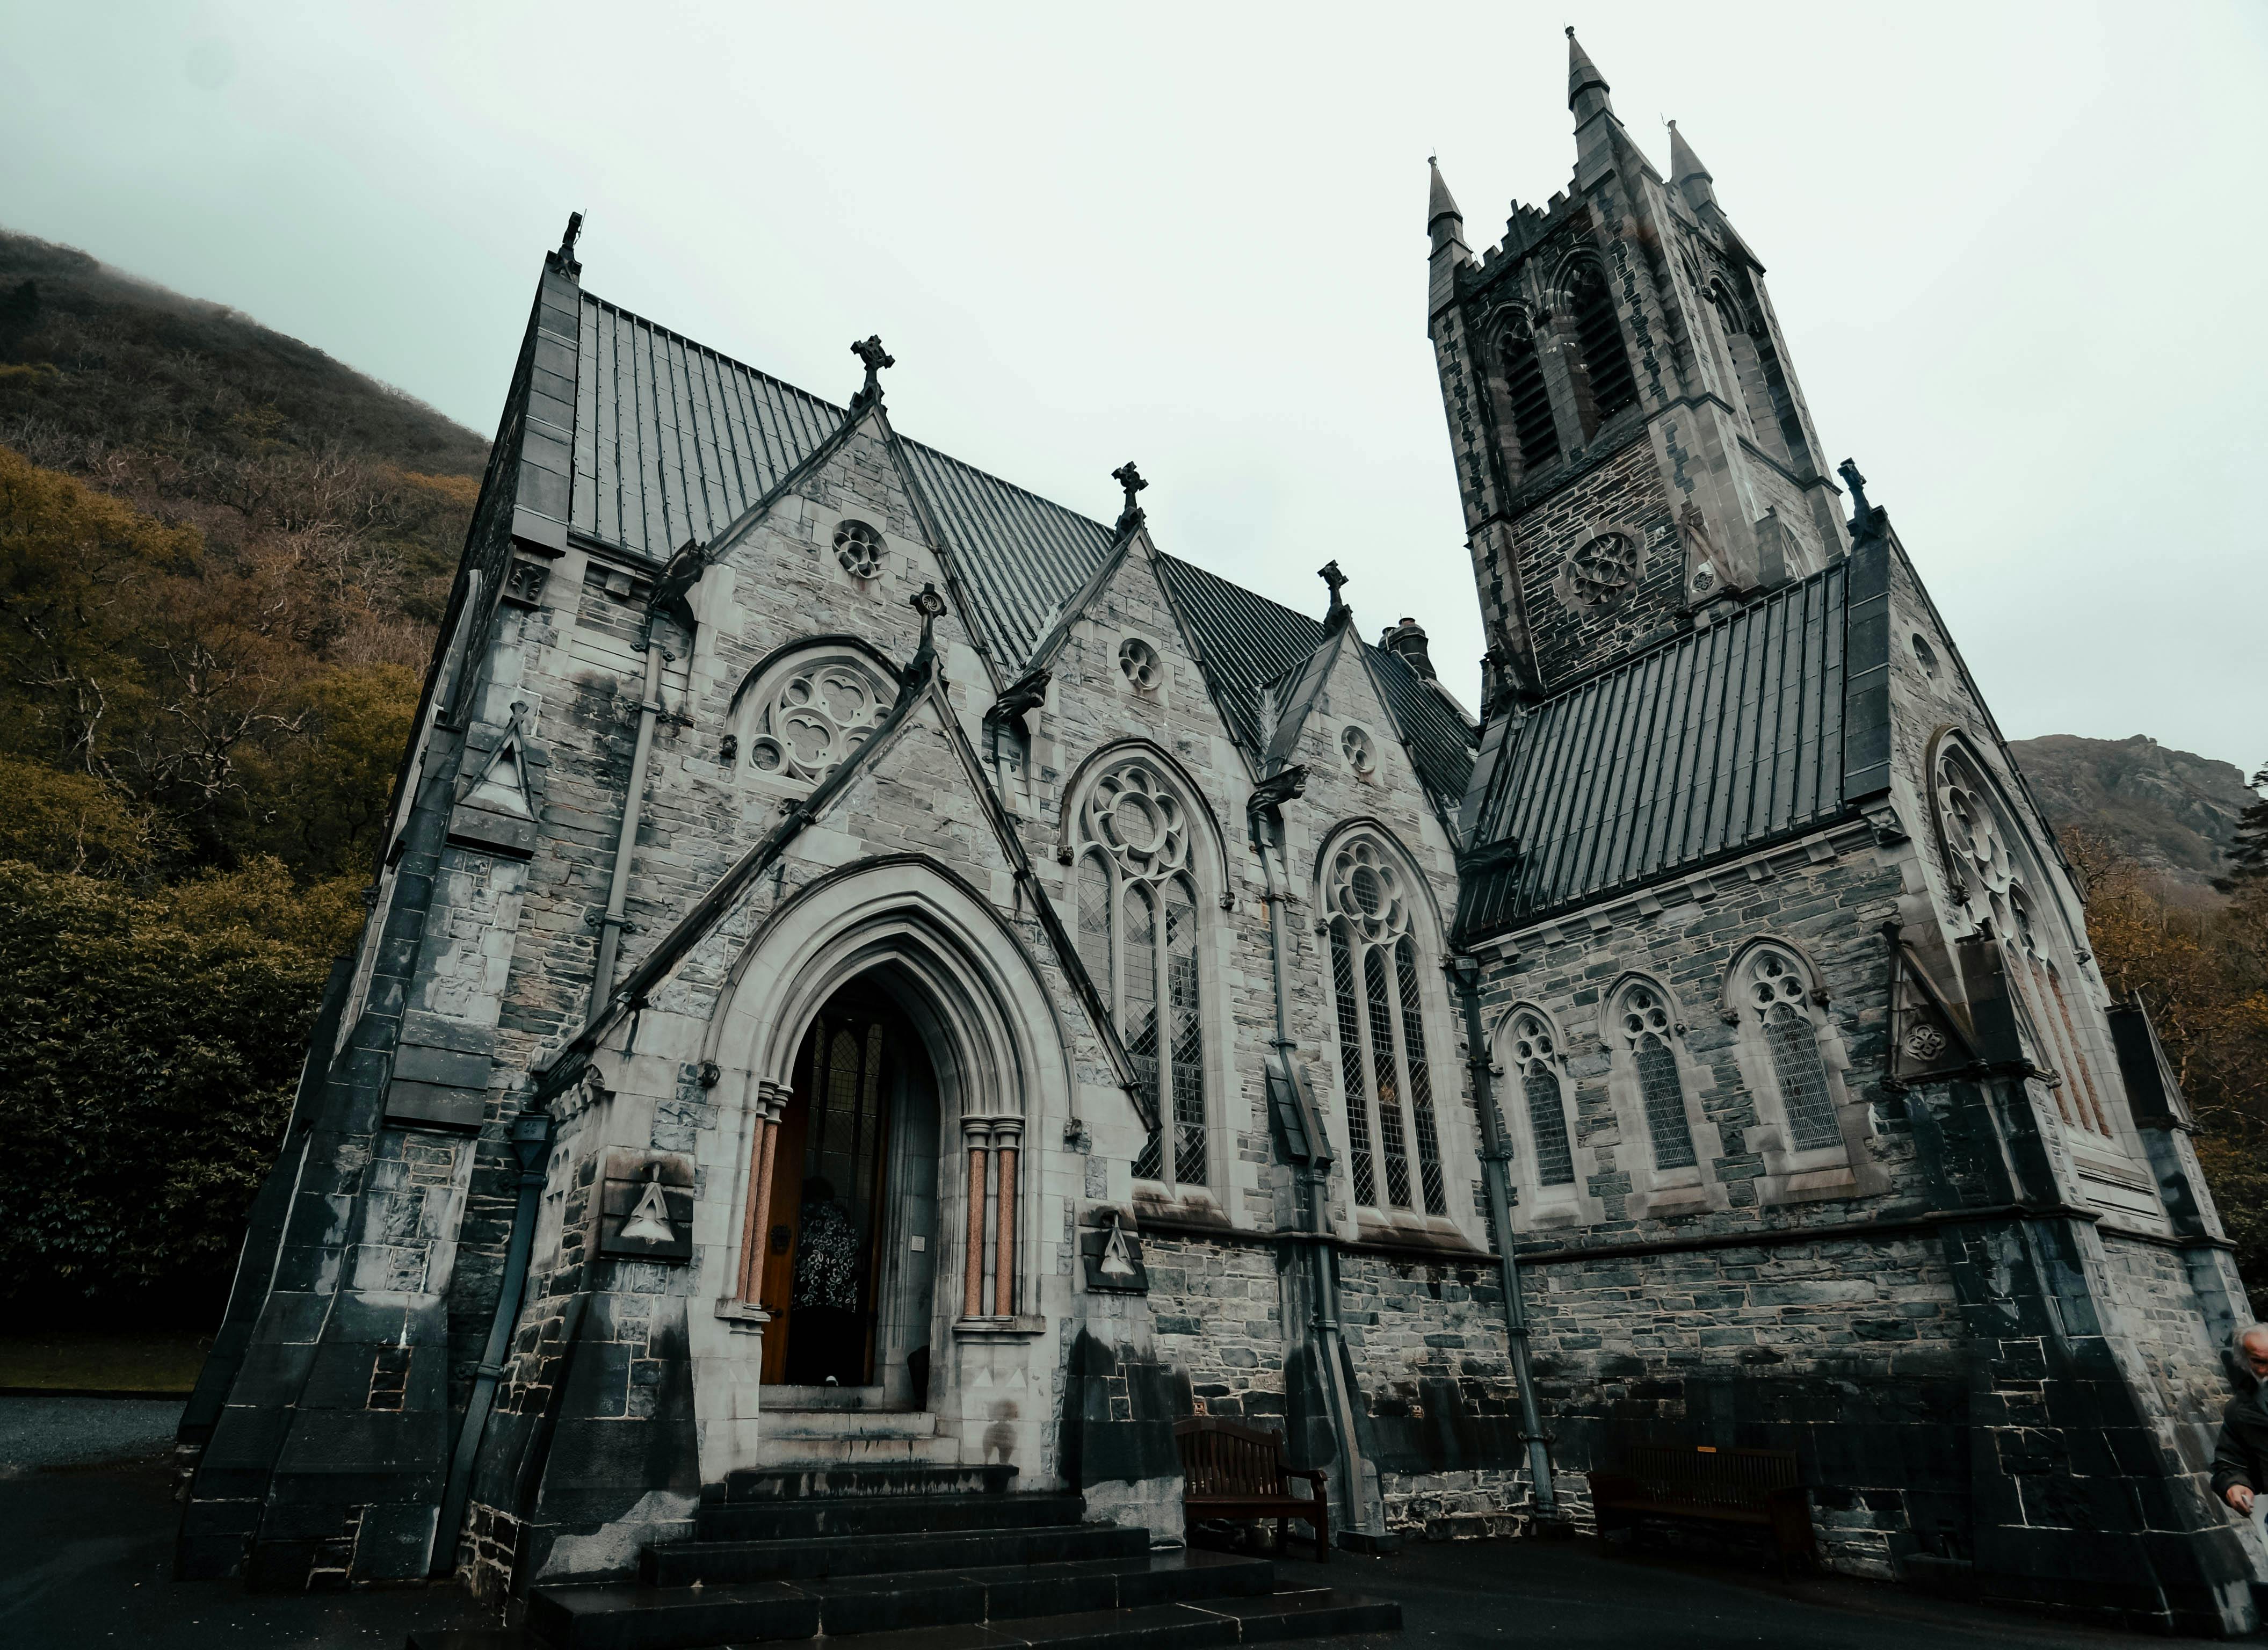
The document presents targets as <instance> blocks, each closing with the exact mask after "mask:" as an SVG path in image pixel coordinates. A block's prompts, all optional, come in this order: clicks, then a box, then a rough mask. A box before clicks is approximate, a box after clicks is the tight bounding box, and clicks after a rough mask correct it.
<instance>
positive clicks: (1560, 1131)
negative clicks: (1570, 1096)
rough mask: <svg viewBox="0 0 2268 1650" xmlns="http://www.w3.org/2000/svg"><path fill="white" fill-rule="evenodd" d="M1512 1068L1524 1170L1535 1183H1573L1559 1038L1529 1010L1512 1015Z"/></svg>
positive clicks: (1573, 1172)
mask: <svg viewBox="0 0 2268 1650" xmlns="http://www.w3.org/2000/svg"><path fill="white" fill-rule="evenodd" d="M1512 1057H1513V1071H1514V1072H1515V1073H1516V1074H1517V1075H1518V1077H1519V1079H1520V1096H1521V1109H1522V1110H1523V1111H1524V1112H1525V1113H1526V1114H1527V1117H1526V1120H1527V1123H1528V1150H1529V1153H1530V1157H1531V1163H1530V1172H1531V1174H1532V1175H1533V1178H1534V1179H1535V1183H1536V1184H1537V1185H1538V1186H1539V1187H1547V1186H1572V1185H1573V1184H1574V1183H1575V1153H1574V1148H1573V1145H1572V1142H1571V1140H1570V1138H1569V1136H1568V1132H1567V1107H1566V1096H1565V1089H1564V1088H1563V1086H1562V1085H1561V1083H1560V1080H1559V1059H1560V1055H1559V1039H1558V1034H1557V1032H1556V1031H1554V1030H1553V1029H1552V1027H1551V1022H1550V1020H1546V1019H1545V1018H1544V1017H1543V1014H1542V1013H1538V1012H1537V1011H1536V1010H1535V1009H1529V1008H1520V1009H1514V1010H1513V1015H1512Z"/></svg>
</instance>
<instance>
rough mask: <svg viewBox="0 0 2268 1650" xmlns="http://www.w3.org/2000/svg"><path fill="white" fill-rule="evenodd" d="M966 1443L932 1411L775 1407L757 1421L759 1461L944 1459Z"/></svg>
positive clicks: (948, 1459) (909, 1463)
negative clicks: (945, 1434) (945, 1433)
mask: <svg viewBox="0 0 2268 1650" xmlns="http://www.w3.org/2000/svg"><path fill="white" fill-rule="evenodd" d="M960 1448H961V1440H958V1439H955V1438H940V1437H939V1435H938V1431H937V1417H936V1416H935V1415H933V1414H931V1413H930V1412H928V1411H903V1410H895V1411H893V1410H831V1409H830V1410H772V1411H766V1412H765V1414H764V1415H763V1417H762V1419H761V1420H760V1421H759V1422H758V1423H757V1427H756V1462H757V1465H758V1466H759V1467H798V1466H816V1465H821V1464H828V1465H832V1464H836V1463H841V1464H843V1465H846V1466H847V1465H857V1464H865V1463H871V1464H873V1465H877V1466H880V1465H887V1464H892V1463H895V1464H898V1465H903V1466H921V1465H931V1464H940V1463H946V1462H951V1461H953V1459H954V1457H955V1456H956V1455H958V1454H959V1452H960Z"/></svg>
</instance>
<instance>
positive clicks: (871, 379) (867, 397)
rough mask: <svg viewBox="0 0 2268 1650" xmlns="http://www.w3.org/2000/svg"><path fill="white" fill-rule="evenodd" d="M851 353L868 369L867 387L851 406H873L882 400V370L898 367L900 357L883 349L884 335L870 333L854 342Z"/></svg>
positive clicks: (860, 392) (854, 398) (852, 398)
mask: <svg viewBox="0 0 2268 1650" xmlns="http://www.w3.org/2000/svg"><path fill="white" fill-rule="evenodd" d="M851 354H852V355H855V356H857V357H858V359H859V360H860V361H861V362H863V363H864V364H865V368H866V384H865V388H863V389H861V390H860V391H859V392H858V394H856V395H853V396H852V397H851V406H852V407H853V408H859V407H869V406H872V405H873V403H874V402H876V401H880V400H881V398H882V369H883V368H884V367H886V366H895V365H897V364H898V357H895V356H894V355H892V354H891V353H890V352H889V351H888V350H885V349H884V348H882V335H881V334H880V333H869V334H868V335H866V336H865V338H863V339H860V340H858V341H856V342H854V343H852V344H851Z"/></svg>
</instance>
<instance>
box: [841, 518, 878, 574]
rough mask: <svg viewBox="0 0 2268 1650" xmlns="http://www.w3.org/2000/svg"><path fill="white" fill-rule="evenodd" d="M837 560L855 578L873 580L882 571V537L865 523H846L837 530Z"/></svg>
mask: <svg viewBox="0 0 2268 1650" xmlns="http://www.w3.org/2000/svg"><path fill="white" fill-rule="evenodd" d="M835 559H836V561H838V562H840V563H842V564H843V571H844V572H846V573H848V574H850V575H851V578H873V577H874V576H875V575H876V574H877V573H879V572H880V571H882V535H881V534H880V533H877V532H876V531H875V530H874V529H873V528H872V527H868V526H867V525H866V524H865V522H863V521H845V522H843V524H842V525H841V526H839V527H836V529H835Z"/></svg>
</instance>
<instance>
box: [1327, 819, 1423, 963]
mask: <svg viewBox="0 0 2268 1650" xmlns="http://www.w3.org/2000/svg"><path fill="white" fill-rule="evenodd" d="M1330 899H1331V905H1332V908H1333V909H1334V910H1337V912H1338V914H1339V915H1340V916H1342V917H1345V918H1346V919H1347V920H1348V921H1349V922H1350V923H1351V924H1354V925H1355V927H1356V928H1358V929H1359V930H1360V931H1361V933H1362V935H1363V938H1364V939H1367V940H1369V941H1371V942H1372V943H1373V944H1375V943H1377V942H1378V941H1379V940H1381V939H1386V938H1388V936H1390V935H1393V934H1396V933H1399V932H1402V930H1403V928H1405V927H1407V926H1408V925H1409V910H1408V909H1407V901H1406V896H1405V895H1404V893H1403V879H1402V872H1401V870H1400V869H1399V868H1398V867H1397V866H1395V863H1394V862H1393V861H1392V860H1391V859H1388V858H1387V857H1386V856H1385V855H1384V854H1383V853H1381V852H1380V851H1379V849H1378V846H1377V844H1376V843H1369V842H1358V843H1352V844H1351V845H1349V846H1347V847H1345V848H1342V849H1341V850H1339V852H1338V857H1337V858H1336V859H1334V860H1333V861H1332V862H1331V895H1330Z"/></svg>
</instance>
